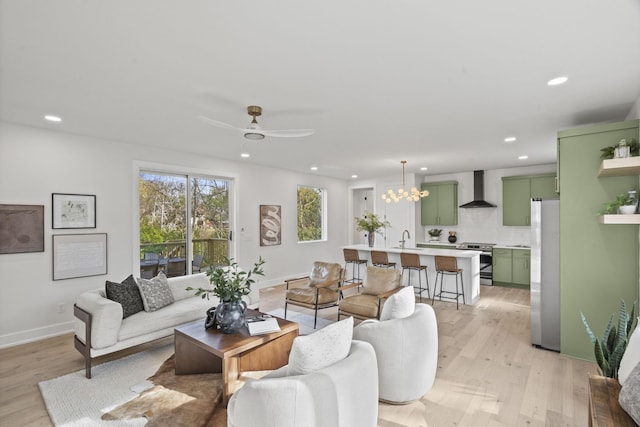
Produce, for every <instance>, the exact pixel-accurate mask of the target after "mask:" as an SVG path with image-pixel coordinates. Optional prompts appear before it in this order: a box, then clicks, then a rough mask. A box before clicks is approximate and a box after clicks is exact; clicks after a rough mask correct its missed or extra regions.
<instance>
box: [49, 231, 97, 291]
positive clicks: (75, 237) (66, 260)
mask: <svg viewBox="0 0 640 427" xmlns="http://www.w3.org/2000/svg"><path fill="white" fill-rule="evenodd" d="M52 237H53V280H63V279H72V278H74V277H87V276H99V275H102V274H107V233H95V234H54V235H53V236H52Z"/></svg>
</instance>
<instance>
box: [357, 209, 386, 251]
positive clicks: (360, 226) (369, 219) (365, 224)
mask: <svg viewBox="0 0 640 427" xmlns="http://www.w3.org/2000/svg"><path fill="white" fill-rule="evenodd" d="M386 227H391V223H390V222H389V221H386V220H385V221H381V220H380V218H378V216H377V215H376V214H374V213H371V212H366V211H365V213H364V214H363V215H362V216H361V217H356V230H358V231H364V232H366V233H367V234H368V236H367V237H368V238H369V247H373V244H374V243H375V233H382V229H383V228H386Z"/></svg>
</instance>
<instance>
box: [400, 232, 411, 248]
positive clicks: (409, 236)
mask: <svg viewBox="0 0 640 427" xmlns="http://www.w3.org/2000/svg"><path fill="white" fill-rule="evenodd" d="M404 233H407V239H410V238H411V234H409V230H404V231H403V232H402V240H400V249H404V243H405V242H406V240H405V238H404Z"/></svg>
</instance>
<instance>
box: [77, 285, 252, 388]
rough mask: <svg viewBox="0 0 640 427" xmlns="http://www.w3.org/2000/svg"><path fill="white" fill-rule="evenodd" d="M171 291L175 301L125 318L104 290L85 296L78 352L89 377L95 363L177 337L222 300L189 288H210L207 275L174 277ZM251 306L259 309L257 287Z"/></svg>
mask: <svg viewBox="0 0 640 427" xmlns="http://www.w3.org/2000/svg"><path fill="white" fill-rule="evenodd" d="M168 283H169V288H170V289H171V293H172V295H173V299H174V300H175V301H174V302H173V303H172V304H170V305H168V306H165V307H162V308H160V309H159V310H157V311H152V312H147V311H141V312H138V313H136V314H133V315H131V316H129V317H127V318H125V319H123V318H122V315H123V310H122V306H121V305H120V304H119V303H117V302H115V301H112V300H110V299H107V297H106V293H105V290H104V288H103V289H95V290H91V291H87V292H84V293H82V294H81V295H80V296H79V297H78V299H77V301H76V303H75V305H74V315H75V317H76V319H75V339H74V345H75V347H76V349H77V350H78V351H79V352H80V353H82V355H83V356H84V357H85V367H86V376H87V378H91V360H92V359H94V358H96V357H98V356H102V355H105V354H108V353H113V352H115V351H119V350H122V349H125V348H129V347H133V346H135V345H139V344H143V343H146V342H149V341H153V340H157V339H160V338H164V337H167V336H171V335H173V332H174V328H175V327H176V326H180V325H182V324H185V323H189V322H192V321H194V320H198V319H202V320H203V324H202V327H203V328H204V319H205V317H206V312H207V310H208V309H209V308H211V307H215V306H217V305H218V302H219V301H218V299H217V298H216V297H213V296H210V298H209V299H208V300H207V299H206V298H205V299H202V298H201V297H198V296H194V293H195V292H194V291H187V290H185V288H187V287H189V286H190V287H192V288H200V287H202V288H206V287H208V286H210V285H209V278H208V277H207V275H206V274H205V273H199V274H192V275H188V276H179V277H171V278H169V279H168ZM245 301H246V302H247V305H248V306H249V307H251V308H257V306H258V301H259V292H258V290H257V287H256V288H255V289H252V290H251V293H250V294H249V295H247V296H246V297H245Z"/></svg>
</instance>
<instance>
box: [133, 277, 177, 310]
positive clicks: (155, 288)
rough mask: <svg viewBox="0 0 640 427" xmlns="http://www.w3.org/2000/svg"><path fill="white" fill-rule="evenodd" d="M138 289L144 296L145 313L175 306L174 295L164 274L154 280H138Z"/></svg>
mask: <svg viewBox="0 0 640 427" xmlns="http://www.w3.org/2000/svg"><path fill="white" fill-rule="evenodd" d="M137 282H138V288H139V289H140V295H141V296H142V303H143V304H144V311H156V310H158V309H159V308H162V307H164V306H167V305H169V304H173V302H174V299H173V294H172V293H171V289H170V288H169V283H168V282H167V276H165V275H164V273H158V275H157V276H156V277H154V278H153V279H142V278H138V279H137Z"/></svg>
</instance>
